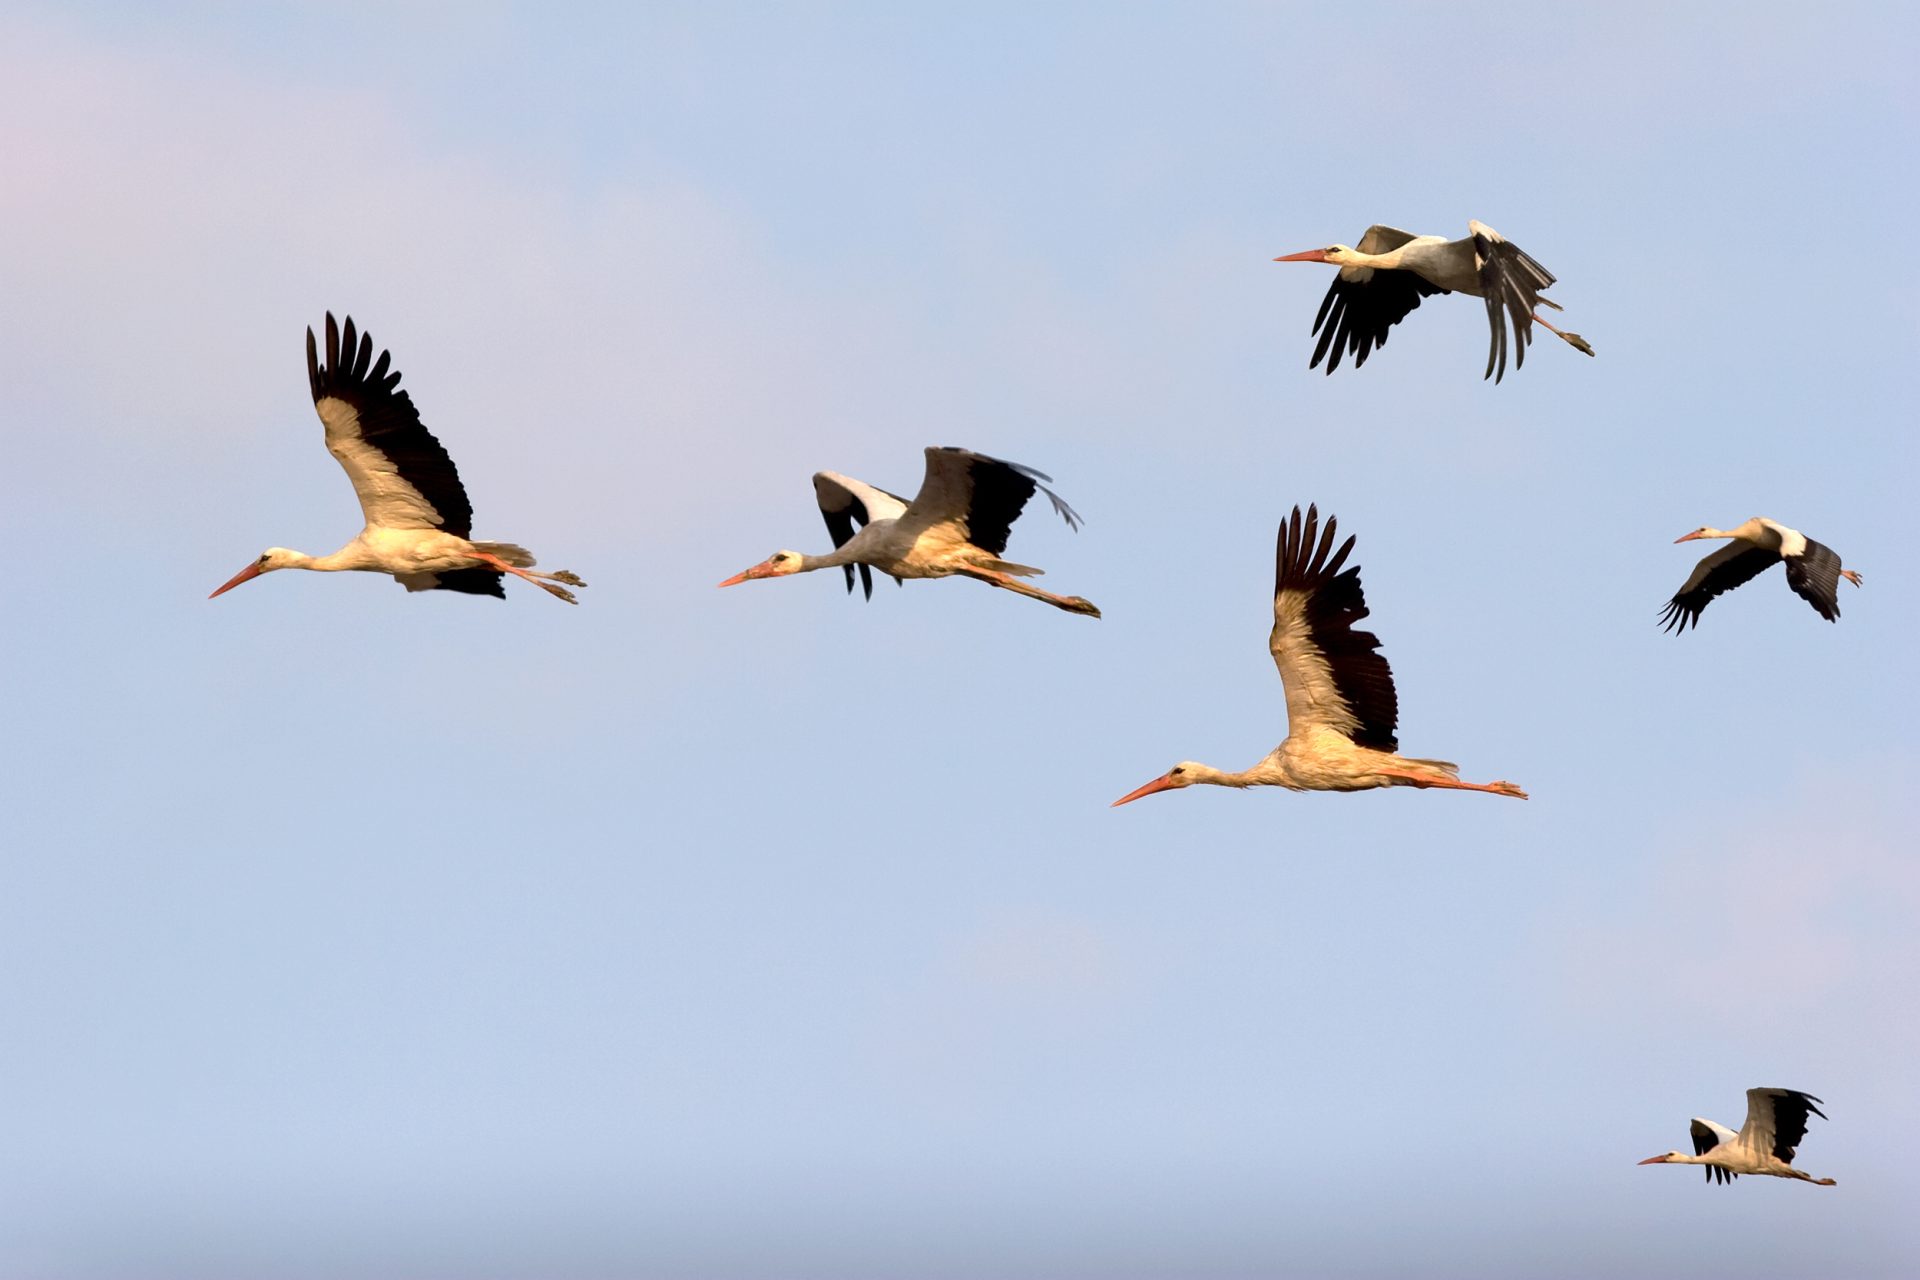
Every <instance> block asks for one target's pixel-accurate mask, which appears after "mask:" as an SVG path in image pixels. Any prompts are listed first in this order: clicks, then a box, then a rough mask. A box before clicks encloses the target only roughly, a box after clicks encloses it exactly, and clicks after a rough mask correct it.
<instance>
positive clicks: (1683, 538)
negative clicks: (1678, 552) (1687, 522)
mask: <svg viewBox="0 0 1920 1280" xmlns="http://www.w3.org/2000/svg"><path fill="white" fill-rule="evenodd" d="M1699 536H1700V534H1699V531H1698V530H1696V531H1694V532H1693V533H1683V534H1681V535H1680V536H1679V537H1677V538H1675V539H1674V540H1673V545H1674V546H1676V547H1677V546H1679V545H1680V544H1681V543H1683V542H1692V541H1693V540H1694V539H1695V538H1697V537H1699Z"/></svg>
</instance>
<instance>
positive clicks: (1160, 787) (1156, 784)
mask: <svg viewBox="0 0 1920 1280" xmlns="http://www.w3.org/2000/svg"><path fill="white" fill-rule="evenodd" d="M1211 772H1212V770H1210V769H1208V768H1207V766H1206V765H1204V764H1200V763H1198V762H1196V761H1193V760H1182V761H1181V762H1180V763H1179V764H1177V765H1175V766H1173V768H1171V769H1169V770H1167V771H1166V772H1165V773H1163V774H1161V775H1160V776H1159V777H1157V778H1155V779H1154V780H1153V781H1152V782H1149V783H1148V784H1147V785H1146V786H1144V787H1140V788H1137V789H1136V790H1133V791H1129V792H1127V794H1125V795H1123V796H1121V797H1120V798H1119V799H1118V800H1115V801H1114V802H1113V803H1112V804H1111V805H1108V806H1107V807H1108V808H1110V809H1118V808H1119V807H1120V806H1121V805H1123V804H1126V803H1128V802H1129V801H1132V800H1138V799H1140V798H1141V797H1142V796H1150V795H1153V794H1154V793H1155V792H1159V791H1178V790H1179V789H1180V788H1181V787H1190V786H1192V785H1193V784H1194V783H1196V782H1205V781H1207V777H1206V775H1207V774H1208V773H1211Z"/></svg>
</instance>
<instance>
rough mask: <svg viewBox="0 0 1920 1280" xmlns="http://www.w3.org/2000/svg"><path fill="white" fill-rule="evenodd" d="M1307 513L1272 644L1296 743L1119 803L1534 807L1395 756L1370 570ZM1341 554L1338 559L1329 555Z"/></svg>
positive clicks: (1294, 521) (1287, 559) (1297, 527)
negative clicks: (1198, 800)
mask: <svg viewBox="0 0 1920 1280" xmlns="http://www.w3.org/2000/svg"><path fill="white" fill-rule="evenodd" d="M1319 521H1320V513H1319V510H1318V508H1316V507H1308V508H1307V516H1306V521H1305V523H1304V524H1303V523H1302V521H1301V519H1300V508H1299V507H1295V508H1294V509H1293V515H1292V518H1291V519H1289V520H1286V521H1283V522H1282V523H1281V525H1280V545H1279V549H1278V552H1277V553H1276V556H1275V559H1276V561H1277V567H1276V569H1275V572H1274V585H1273V632H1272V634H1271V635H1270V636H1269V637H1268V640H1267V647H1268V649H1269V650H1271V652H1272V653H1273V662H1274V665H1275V666H1277V667H1278V668H1280V683H1281V684H1282V685H1284V686H1285V687H1286V693H1287V739H1286V741H1285V742H1282V743H1281V744H1280V745H1279V746H1277V747H1275V748H1274V749H1273V750H1272V751H1271V752H1269V753H1268V754H1267V757H1266V759H1264V760H1262V761H1260V763H1258V764H1256V765H1254V766H1253V768H1251V769H1248V770H1246V771H1245V772H1242V773H1225V772H1222V771H1221V770H1219V769H1215V768H1211V767H1210V766H1207V765H1204V764H1196V763H1194V762H1193V761H1191V760H1183V761H1181V762H1180V763H1179V764H1177V765H1175V766H1173V768H1172V769H1169V770H1168V771H1167V772H1166V773H1165V774H1164V775H1162V776H1161V777H1158V778H1155V779H1154V780H1153V781H1152V782H1149V783H1147V784H1146V785H1145V786H1144V787H1141V788H1139V789H1138V790H1137V791H1130V792H1128V793H1127V794H1126V795H1124V796H1121V797H1120V798H1119V799H1118V800H1115V801H1114V802H1113V803H1114V805H1116V806H1118V805H1123V804H1126V803H1128V802H1129V801H1132V800H1138V799H1140V798H1141V797H1142V796H1150V795H1153V794H1154V793H1155V792H1157V791H1171V790H1174V789H1176V788H1179V787H1190V786H1193V785H1194V784H1195V783H1202V782H1204V783H1211V784H1212V785H1214V786H1220V787H1268V786H1272V787H1285V788H1287V790H1289V791H1366V790H1370V789H1371V788H1374V787H1450V788H1453V789H1455V790H1459V791H1487V792H1491V793H1492V794H1494V795H1498V796H1513V797H1515V798H1516V799H1520V800H1524V799H1526V798H1527V793H1526V792H1524V791H1522V790H1521V789H1520V788H1519V787H1516V786H1514V785H1513V784H1512V783H1511V782H1486V783H1480V782H1462V781H1460V771H1459V767H1458V766H1457V765H1453V764H1449V763H1448V762H1447V761H1445V760H1422V759H1416V758H1413V757H1410V756H1402V755H1397V754H1395V753H1396V752H1397V751H1398V750H1399V747H1400V744H1399V742H1398V740H1397V739H1396V738H1395V736H1394V726H1395V723H1396V721H1397V720H1398V718H1399V703H1398V699H1397V697H1396V695H1395V694H1394V690H1393V672H1392V670H1390V669H1389V668H1388V666H1387V660H1386V659H1385V658H1384V657H1382V656H1381V655H1380V653H1379V652H1378V650H1379V648H1380V639H1379V637H1377V636H1375V635H1374V634H1373V633H1372V632H1370V631H1356V630H1354V624H1355V623H1356V622H1359V621H1360V619H1362V618H1364V617H1366V616H1367V602H1366V598H1365V596H1364V595H1363V594H1362V593H1361V590H1360V568H1359V566H1358V565H1355V566H1354V567H1353V568H1351V569H1347V570H1346V571H1345V572H1342V571H1341V566H1342V565H1344V564H1346V562H1347V553H1348V552H1350V551H1352V550H1353V543H1354V539H1353V538H1351V537H1349V538H1348V539H1347V540H1346V541H1345V542H1344V543H1342V544H1341V545H1340V549H1339V550H1338V551H1333V543H1334V533H1335V530H1336V528H1337V524H1336V522H1335V520H1334V519H1333V517H1332V516H1329V517H1327V524H1326V529H1325V530H1324V532H1323V531H1321V529H1320V527H1319ZM1329 553H1331V554H1329Z"/></svg>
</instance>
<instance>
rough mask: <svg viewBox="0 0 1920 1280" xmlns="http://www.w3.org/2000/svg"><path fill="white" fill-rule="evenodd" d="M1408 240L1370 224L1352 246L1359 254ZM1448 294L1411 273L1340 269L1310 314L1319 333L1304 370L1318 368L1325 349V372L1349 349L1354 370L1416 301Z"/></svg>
mask: <svg viewBox="0 0 1920 1280" xmlns="http://www.w3.org/2000/svg"><path fill="white" fill-rule="evenodd" d="M1412 239H1414V234H1413V232H1411V231H1402V230H1400V229H1399V228H1397V227H1383V226H1379V225H1375V226H1371V227H1368V228H1367V233H1366V234H1365V235H1363V236H1361V237H1360V243H1359V244H1357V245H1355V246H1354V247H1355V248H1357V249H1358V250H1360V252H1362V253H1372V254H1380V253H1390V252H1392V251H1393V250H1395V249H1398V248H1399V247H1400V246H1401V245H1403V244H1405V243H1406V242H1407V241H1409V240H1412ZM1448 292H1451V291H1450V290H1447V289H1442V288H1441V287H1440V286H1439V285H1437V284H1431V283H1429V282H1428V281H1427V280H1426V279H1424V278H1423V277H1421V276H1420V275H1418V274H1416V273H1414V272H1412V271H1386V270H1380V269H1377V268H1374V267H1342V268H1340V270H1338V271H1336V272H1334V274H1333V283H1332V284H1330V285H1328V286H1327V296H1326V297H1325V298H1323V299H1321V302H1320V313H1319V314H1318V315H1316V316H1315V317H1314V318H1313V331H1314V332H1315V333H1316V334H1319V335H1320V341H1319V343H1318V344H1317V345H1316V346H1315V347H1314V349H1313V359H1312V360H1311V361H1309V362H1308V364H1307V368H1309V369H1317V368H1319V367H1320V361H1321V360H1322V359H1323V358H1325V357H1326V356H1327V355H1328V354H1329V353H1331V354H1332V356H1333V359H1331V360H1328V361H1327V372H1328V373H1332V372H1333V371H1334V370H1335V369H1338V368H1339V367H1340V357H1341V356H1342V355H1343V354H1346V353H1349V352H1351V353H1352V355H1353V367H1354V368H1356V369H1358V368H1359V367H1360V366H1361V365H1363V364H1365V363H1366V362H1367V357H1368V356H1369V355H1371V354H1372V353H1373V349H1374V348H1375V347H1384V346H1386V345H1387V330H1389V329H1391V328H1393V326H1394V325H1396V324H1399V323H1400V322H1401V321H1402V320H1404V319H1406V318H1407V316H1408V314H1409V313H1411V312H1412V311H1413V309H1414V308H1415V307H1417V306H1419V305H1420V299H1422V298H1426V297H1431V296H1432V295H1434V294H1436V293H1448Z"/></svg>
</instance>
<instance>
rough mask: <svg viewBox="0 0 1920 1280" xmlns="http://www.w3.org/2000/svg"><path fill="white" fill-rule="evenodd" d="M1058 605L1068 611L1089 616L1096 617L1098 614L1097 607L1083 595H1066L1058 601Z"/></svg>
mask: <svg viewBox="0 0 1920 1280" xmlns="http://www.w3.org/2000/svg"><path fill="white" fill-rule="evenodd" d="M1060 607H1061V608H1062V609H1065V610H1066V611H1067V612H1068V613H1078V614H1084V615H1085V616H1086V617H1089V618H1097V617H1099V616H1100V610H1099V608H1098V607H1097V606H1096V605H1095V604H1094V603H1093V601H1091V600H1088V599H1086V598H1085V597H1083V596H1067V597H1066V598H1065V599H1063V600H1062V601H1061V602H1060Z"/></svg>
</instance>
